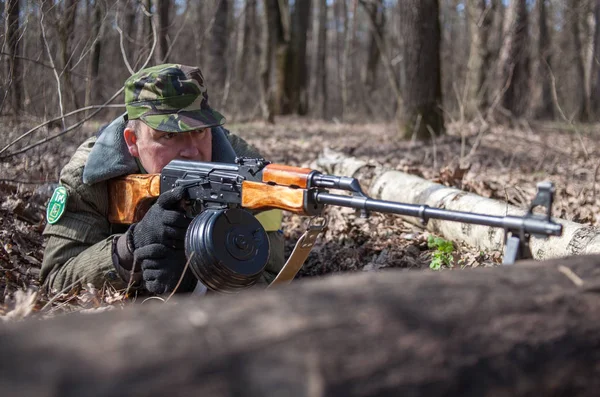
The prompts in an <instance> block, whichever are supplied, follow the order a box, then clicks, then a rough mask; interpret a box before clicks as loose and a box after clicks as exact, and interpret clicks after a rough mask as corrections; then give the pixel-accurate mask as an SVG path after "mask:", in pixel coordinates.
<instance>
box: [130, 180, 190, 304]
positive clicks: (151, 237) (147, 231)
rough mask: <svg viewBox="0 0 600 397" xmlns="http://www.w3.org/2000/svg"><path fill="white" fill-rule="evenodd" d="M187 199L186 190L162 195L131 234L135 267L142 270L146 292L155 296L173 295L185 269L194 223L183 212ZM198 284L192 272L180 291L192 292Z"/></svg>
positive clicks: (132, 228) (181, 188) (187, 274)
mask: <svg viewBox="0 0 600 397" xmlns="http://www.w3.org/2000/svg"><path fill="white" fill-rule="evenodd" d="M184 195H185V189H184V188H183V187H178V188H175V189H173V190H170V191H168V192H165V193H163V194H161V195H160V197H159V198H158V200H157V201H156V203H155V204H154V205H153V206H152V207H150V210H148V212H147V213H146V215H145V216H144V218H143V219H142V220H141V221H140V222H138V223H135V224H133V225H131V228H130V230H129V233H131V239H130V242H131V245H132V247H131V248H132V250H133V258H134V263H135V264H136V265H138V266H140V267H141V270H142V277H143V280H144V286H145V288H146V289H147V290H148V291H149V292H151V293H154V294H164V293H169V292H172V291H173V290H174V289H175V286H176V285H177V283H178V281H179V279H180V278H181V273H182V272H183V269H184V268H185V264H186V257H185V251H184V240H185V233H186V230H187V227H188V226H189V224H190V222H191V219H189V218H187V217H186V216H185V213H184V212H183V211H182V209H181V208H180V203H181V200H183V198H184ZM196 282H197V280H196V278H195V277H194V275H193V274H192V272H191V271H190V270H189V269H188V270H187V272H186V274H185V277H184V278H183V280H182V281H181V284H180V285H179V288H178V289H177V291H178V292H191V291H193V290H194V288H195V286H196Z"/></svg>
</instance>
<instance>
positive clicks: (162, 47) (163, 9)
mask: <svg viewBox="0 0 600 397" xmlns="http://www.w3.org/2000/svg"><path fill="white" fill-rule="evenodd" d="M170 3H171V1H170V0H154V7H155V15H156V25H157V26H158V29H157V30H158V45H157V48H156V53H155V55H156V57H155V61H156V63H157V64H161V63H165V62H169V60H168V54H169V41H168V35H169V10H170V8H171V4H170Z"/></svg>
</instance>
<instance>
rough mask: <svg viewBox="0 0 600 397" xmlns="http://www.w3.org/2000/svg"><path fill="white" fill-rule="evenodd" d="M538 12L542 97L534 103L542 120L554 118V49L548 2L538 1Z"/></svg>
mask: <svg viewBox="0 0 600 397" xmlns="http://www.w3.org/2000/svg"><path fill="white" fill-rule="evenodd" d="M536 7H537V12H538V29H539V38H538V54H537V56H538V72H537V78H538V80H539V81H540V84H538V87H540V89H539V90H538V91H539V93H540V95H539V97H538V98H537V100H536V101H535V102H534V103H537V109H536V111H535V117H536V118H540V119H553V118H554V102H553V100H552V77H551V76H552V75H551V73H552V49H551V46H550V33H549V31H548V17H547V14H548V13H547V9H546V0H537V4H536Z"/></svg>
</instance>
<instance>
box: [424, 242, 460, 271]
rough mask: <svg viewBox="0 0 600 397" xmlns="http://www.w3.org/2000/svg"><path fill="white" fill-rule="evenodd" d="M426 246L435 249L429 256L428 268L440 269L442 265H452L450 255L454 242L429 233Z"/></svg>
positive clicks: (452, 261)
mask: <svg viewBox="0 0 600 397" xmlns="http://www.w3.org/2000/svg"><path fill="white" fill-rule="evenodd" d="M427 246H428V247H429V248H430V249H435V251H434V252H433V254H432V257H431V263H430V264H429V268H431V269H433V270H440V269H441V268H442V266H446V267H453V266H454V258H453V256H452V252H454V244H452V241H448V240H444V239H443V238H441V237H434V236H431V235H430V236H429V238H428V239H427Z"/></svg>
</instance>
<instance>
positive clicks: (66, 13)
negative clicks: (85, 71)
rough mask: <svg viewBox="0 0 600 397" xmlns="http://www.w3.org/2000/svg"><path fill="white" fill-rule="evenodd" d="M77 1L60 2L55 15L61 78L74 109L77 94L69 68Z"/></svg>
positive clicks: (76, 106)
mask: <svg viewBox="0 0 600 397" xmlns="http://www.w3.org/2000/svg"><path fill="white" fill-rule="evenodd" d="M60 4H61V3H59V5H60ZM78 5H79V0H65V1H64V2H62V8H60V9H58V10H57V11H58V15H56V19H55V21H56V23H57V25H56V26H57V29H58V35H59V43H60V49H61V51H60V59H61V66H62V73H63V76H64V77H63V78H64V81H65V88H66V90H67V94H68V97H69V99H70V102H71V104H72V106H73V107H74V108H78V107H79V103H78V100H77V93H76V91H75V85H74V84H73V77H72V73H71V66H72V64H73V62H72V59H73V58H72V57H73V50H72V48H71V42H72V40H73V37H74V33H75V15H76V14H77V6H78Z"/></svg>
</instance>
